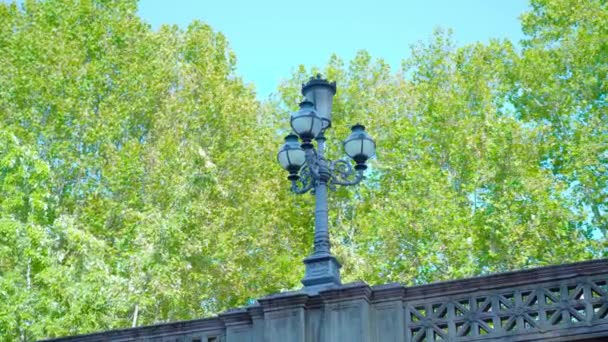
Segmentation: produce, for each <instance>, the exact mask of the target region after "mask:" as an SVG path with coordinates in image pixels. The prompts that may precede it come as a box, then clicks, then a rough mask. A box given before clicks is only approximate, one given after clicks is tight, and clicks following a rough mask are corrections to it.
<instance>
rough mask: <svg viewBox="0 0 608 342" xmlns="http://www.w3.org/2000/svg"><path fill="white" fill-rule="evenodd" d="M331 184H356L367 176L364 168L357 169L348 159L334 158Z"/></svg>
mask: <svg viewBox="0 0 608 342" xmlns="http://www.w3.org/2000/svg"><path fill="white" fill-rule="evenodd" d="M330 171H331V184H335V185H343V186H349V185H356V184H359V183H361V181H362V180H363V179H364V178H365V177H364V176H363V170H355V169H354V168H353V166H352V164H351V162H350V161H348V160H343V159H339V160H334V161H332V162H331V164H330Z"/></svg>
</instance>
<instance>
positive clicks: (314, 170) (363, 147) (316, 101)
mask: <svg viewBox="0 0 608 342" xmlns="http://www.w3.org/2000/svg"><path fill="white" fill-rule="evenodd" d="M335 94H336V84H335V83H329V82H327V80H325V79H322V78H321V75H317V77H316V78H314V77H312V78H311V79H310V81H308V83H306V84H303V85H302V95H304V97H305V98H306V99H305V100H304V101H302V102H301V103H300V110H299V111H297V112H295V113H293V114H292V115H291V128H292V129H293V132H294V133H295V134H293V133H292V134H289V135H288V136H287V137H285V144H284V145H283V147H281V149H280V150H279V154H278V156H277V159H278V161H279V163H280V164H281V166H282V167H283V168H284V169H285V170H287V171H288V172H289V176H288V177H287V179H289V180H290V181H291V190H292V191H293V192H295V193H296V194H304V193H307V192H309V191H312V192H314V195H315V239H314V252H313V253H312V255H310V256H309V257H307V258H306V259H304V264H305V265H306V274H305V276H304V279H302V284H304V289H305V290H307V291H309V292H316V291H318V290H320V289H322V288H326V287H330V286H333V285H340V284H341V282H340V267H341V265H340V263H339V262H338V261H337V260H336V257H335V256H333V255H332V254H331V249H330V243H329V231H328V209H327V189H328V187H329V188H330V189H335V186H336V185H345V186H348V185H356V184H359V183H360V182H361V181H362V180H363V172H364V171H365V169H367V165H366V164H365V162H366V161H367V159H369V158H370V157H372V156H374V154H375V152H376V144H375V143H374V140H372V138H370V136H369V135H368V134H367V133H366V132H365V127H364V126H362V125H359V124H356V125H354V126H353V127H352V133H351V134H350V136H349V137H348V138H347V139H346V140H345V141H344V151H345V152H346V154H347V155H348V156H349V157H350V158H352V159H353V160H354V161H355V165H354V167H353V166H352V163H351V162H350V161H348V160H334V161H329V160H326V159H325V157H324V149H325V131H326V130H327V129H328V128H330V127H331V108H332V103H333V97H334V95H335ZM298 137H299V139H298ZM313 140H314V141H316V143H317V146H316V148H315V145H314V143H313ZM300 141H301V143H300Z"/></svg>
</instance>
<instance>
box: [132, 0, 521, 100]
mask: <svg viewBox="0 0 608 342" xmlns="http://www.w3.org/2000/svg"><path fill="white" fill-rule="evenodd" d="M527 7H528V4H527V1H525V0H401V1H398V0H374V1H360V0H350V1H346V0H333V1H332V0H308V1H297V2H296V1H288V0H257V1H253V0H172V1H166V0H141V1H140V3H139V14H140V15H141V16H142V18H143V19H144V20H145V21H147V22H148V23H150V24H151V25H152V27H153V28H158V27H159V26H160V25H161V24H177V25H179V26H181V27H186V26H187V25H188V24H189V23H190V22H191V21H192V20H195V19H199V20H202V21H204V22H206V23H208V24H209V25H211V26H212V27H213V28H214V29H215V30H217V31H220V32H222V33H223V34H224V35H226V37H227V38H228V41H229V42H230V46H231V47H232V49H233V50H234V52H235V53H236V56H237V58H238V66H237V72H238V74H239V75H240V76H241V77H243V79H244V80H245V81H246V82H247V83H253V84H254V86H255V88H256V90H257V92H258V98H260V99H263V98H265V97H267V96H268V94H269V93H271V92H274V91H275V89H276V88H277V85H278V84H279V83H280V81H281V80H283V79H287V78H288V77H289V75H290V74H291V72H292V71H293V70H294V69H295V68H296V67H297V66H298V65H300V64H303V65H305V66H307V67H310V66H315V65H316V66H323V65H325V63H326V62H327V60H328V59H329V56H330V55H331V54H332V53H336V54H337V55H338V56H340V57H342V58H345V59H347V60H348V59H350V58H352V57H353V56H354V54H355V52H356V51H358V50H361V49H365V50H367V51H369V52H370V53H371V54H372V55H373V56H374V57H381V58H383V59H384V60H386V61H387V62H388V63H390V64H391V66H393V67H394V68H398V67H399V65H400V62H401V60H402V59H404V58H406V57H408V55H409V49H410V46H411V45H412V44H415V43H417V42H419V41H421V40H423V41H424V40H427V39H428V38H429V37H430V36H431V34H432V32H433V29H434V28H435V27H444V28H451V29H453V30H454V38H455V40H456V43H457V44H458V45H464V44H467V43H471V42H475V41H482V42H484V41H487V40H488V39H490V38H509V39H511V40H513V41H518V40H520V39H521V38H522V37H523V34H522V32H521V29H520V24H519V19H518V17H519V15H520V14H521V13H522V12H524V11H525V10H526V9H527Z"/></svg>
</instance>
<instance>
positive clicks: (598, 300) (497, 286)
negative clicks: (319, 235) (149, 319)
mask: <svg viewBox="0 0 608 342" xmlns="http://www.w3.org/2000/svg"><path fill="white" fill-rule="evenodd" d="M591 338H595V339H598V340H599V338H607V339H608V260H594V261H587V262H580V263H574V264H568V265H559V266H549V267H541V268H534V269H528V270H523V271H517V272H507V273H501V274H494V275H488V276H482V277H475V278H468V279H461V280H453V281H445V282H437V283H432V284H427V285H420V286H411V287H406V286H403V285H401V284H395V283H393V284H385V285H377V286H372V287H370V286H369V285H367V284H365V283H363V282H356V283H350V284H345V285H340V286H335V287H333V288H329V289H325V290H320V291H319V292H318V293H310V292H303V291H293V292H284V293H278V294H273V295H270V296H266V297H263V298H260V299H259V300H258V303H257V304H256V305H253V306H249V307H245V308H239V309H234V310H229V311H226V312H224V313H222V314H220V315H219V316H218V317H214V318H208V319H200V320H192V321H185V322H176V323H167V324H159V325H154V326H148V327H140V328H133V329H124V330H114V331H107V332H101V333H95V334H89V335H81V336H74V337H65V338H59V339H55V340H52V341H172V342H173V341H179V342H337V341H348V342H384V341H387V342H412V341H540V340H545V341H574V340H583V339H591Z"/></svg>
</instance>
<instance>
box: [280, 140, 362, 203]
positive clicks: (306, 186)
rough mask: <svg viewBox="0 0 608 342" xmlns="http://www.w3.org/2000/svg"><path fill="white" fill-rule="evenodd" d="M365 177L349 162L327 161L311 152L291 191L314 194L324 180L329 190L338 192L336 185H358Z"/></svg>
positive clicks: (339, 160) (340, 160)
mask: <svg viewBox="0 0 608 342" xmlns="http://www.w3.org/2000/svg"><path fill="white" fill-rule="evenodd" d="M364 178H365V177H364V176H363V170H355V169H354V168H353V166H352V164H351V163H350V162H349V161H348V160H343V159H338V160H334V161H329V162H328V161H327V160H325V158H323V157H321V156H319V155H318V154H317V153H316V151H314V150H310V152H308V153H307V154H306V163H305V164H304V165H303V166H302V169H301V170H300V179H299V180H294V181H292V183H291V191H293V192H294V193H296V194H304V193H306V192H309V191H311V192H313V193H314V189H315V186H316V185H317V183H318V182H319V181H320V180H324V181H325V182H326V184H327V185H328V186H329V188H330V189H331V190H333V191H335V190H336V185H342V186H350V185H357V184H359V183H361V181H362V180H363V179H364Z"/></svg>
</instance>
